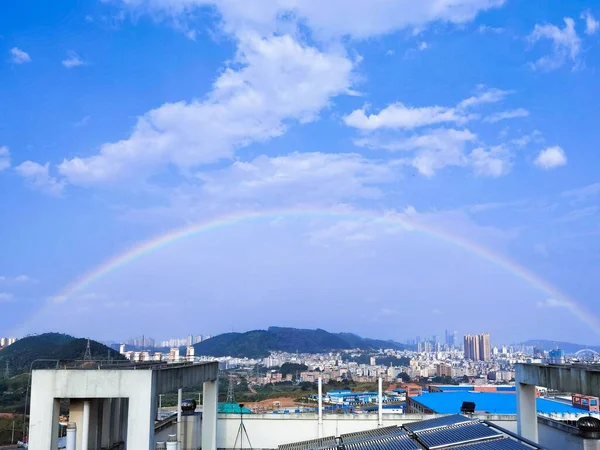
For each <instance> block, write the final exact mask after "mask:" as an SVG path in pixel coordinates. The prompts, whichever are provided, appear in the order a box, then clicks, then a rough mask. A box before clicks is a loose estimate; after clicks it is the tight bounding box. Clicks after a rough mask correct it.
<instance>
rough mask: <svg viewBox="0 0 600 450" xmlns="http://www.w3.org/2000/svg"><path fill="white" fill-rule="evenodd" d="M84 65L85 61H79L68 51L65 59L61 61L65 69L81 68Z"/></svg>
mask: <svg viewBox="0 0 600 450" xmlns="http://www.w3.org/2000/svg"><path fill="white" fill-rule="evenodd" d="M84 64H85V61H84V60H83V59H81V57H80V56H79V55H78V54H77V53H75V52H74V51H73V50H69V51H68V52H67V57H66V58H65V59H63V61H62V65H63V66H65V67H66V68H67V69H72V68H73V67H79V66H83V65H84Z"/></svg>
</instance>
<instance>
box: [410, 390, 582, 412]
mask: <svg viewBox="0 0 600 450" xmlns="http://www.w3.org/2000/svg"><path fill="white" fill-rule="evenodd" d="M411 400H414V401H416V402H419V403H420V404H421V405H424V406H426V407H427V408H429V409H431V410H433V411H435V412H436V413H438V414H457V413H459V412H460V407H461V406H462V404H463V402H473V403H475V410H476V411H486V412H488V413H490V414H517V396H516V395H515V394H512V393H510V392H460V391H458V392H432V393H426V394H423V395H419V396H416V397H411ZM537 410H538V412H540V413H547V414H551V413H561V414H563V413H573V414H577V413H581V410H580V409H577V408H575V407H574V406H572V405H571V404H570V403H564V402H559V401H555V400H549V399H545V398H538V399H537Z"/></svg>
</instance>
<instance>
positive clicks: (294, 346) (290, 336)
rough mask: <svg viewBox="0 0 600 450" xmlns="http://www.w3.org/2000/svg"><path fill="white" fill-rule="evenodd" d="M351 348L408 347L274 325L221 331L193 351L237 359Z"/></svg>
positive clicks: (321, 331) (396, 343) (196, 345)
mask: <svg viewBox="0 0 600 450" xmlns="http://www.w3.org/2000/svg"><path fill="white" fill-rule="evenodd" d="M353 348H360V349H363V350H368V349H380V348H392V349H397V350H404V349H406V348H407V346H406V345H404V344H401V343H399V342H395V341H385V340H380V339H370V338H363V337H360V336H358V335H356V334H353V333H330V332H328V331H325V330H323V329H320V328H317V329H314V330H312V329H304V328H292V327H277V326H271V327H269V328H267V329H266V330H251V331H246V332H243V333H239V332H231V333H224V334H220V335H217V336H214V337H212V338H210V339H207V340H206V341H203V342H199V343H197V344H194V351H195V354H196V355H199V356H200V355H202V356H214V357H221V356H232V357H237V358H264V357H267V356H269V354H270V352H272V351H284V352H290V353H294V352H299V353H323V352H327V351H332V350H350V349H353Z"/></svg>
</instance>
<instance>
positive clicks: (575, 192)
mask: <svg viewBox="0 0 600 450" xmlns="http://www.w3.org/2000/svg"><path fill="white" fill-rule="evenodd" d="M598 194H600V183H592V184H590V185H588V186H584V187H582V188H579V189H572V190H569V191H565V192H563V193H561V194H560V195H561V197H564V198H572V199H574V200H576V201H585V200H587V199H588V198H590V197H595V196H596V195H598Z"/></svg>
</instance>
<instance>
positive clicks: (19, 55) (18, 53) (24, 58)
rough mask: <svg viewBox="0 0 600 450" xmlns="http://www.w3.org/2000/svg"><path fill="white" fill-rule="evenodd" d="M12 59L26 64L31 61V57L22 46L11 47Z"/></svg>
mask: <svg viewBox="0 0 600 450" xmlns="http://www.w3.org/2000/svg"><path fill="white" fill-rule="evenodd" d="M10 55H11V61H12V62H13V63H15V64H24V63H28V62H31V57H30V56H29V55H28V54H27V53H26V52H24V51H23V50H21V49H20V48H17V47H13V48H11V49H10Z"/></svg>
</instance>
